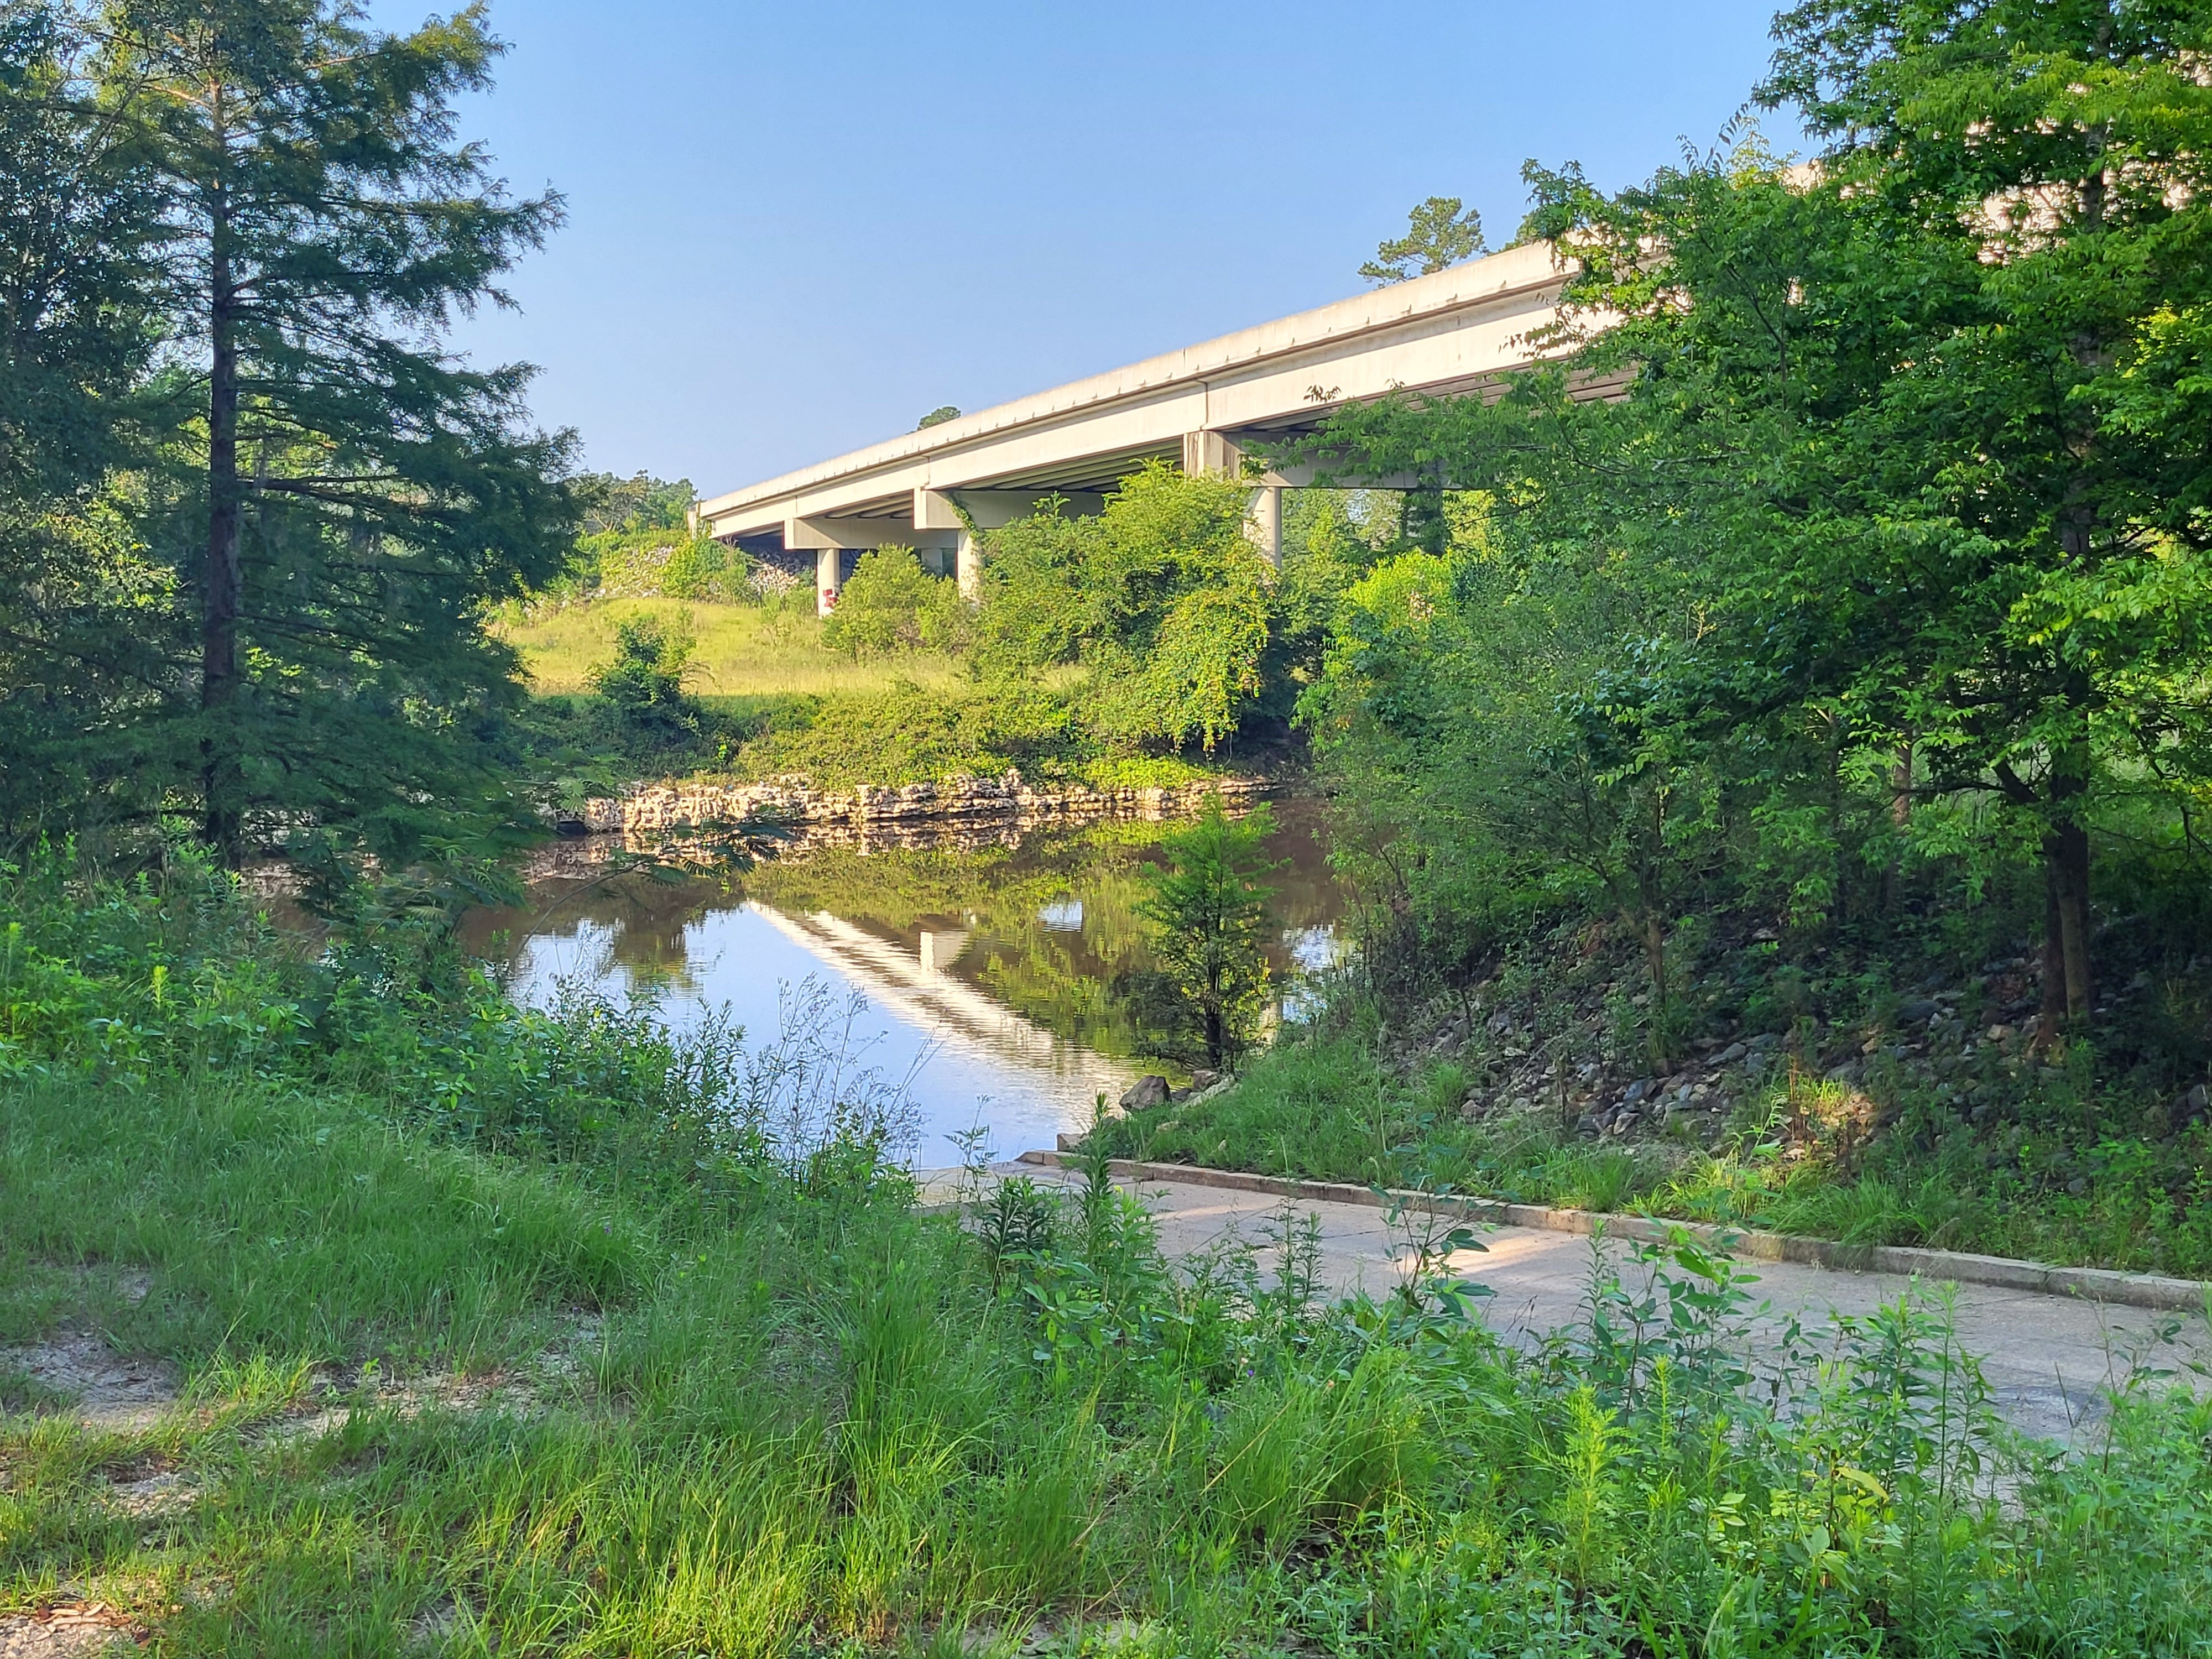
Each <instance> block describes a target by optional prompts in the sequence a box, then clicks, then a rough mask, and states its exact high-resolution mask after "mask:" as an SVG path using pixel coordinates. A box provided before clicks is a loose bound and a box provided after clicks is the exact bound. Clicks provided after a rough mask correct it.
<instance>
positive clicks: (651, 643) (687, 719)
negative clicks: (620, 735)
mask: <svg viewBox="0 0 2212 1659" xmlns="http://www.w3.org/2000/svg"><path fill="white" fill-rule="evenodd" d="M695 647H696V641H695V640H694V637H693V635H692V632H691V622H690V617H686V616H684V614H683V613H682V612H680V611H678V612H676V613H674V614H673V615H666V616H664V615H659V614H648V615H646V616H641V617H624V618H623V620H622V621H621V622H620V623H617V624H616V627H615V654H614V656H613V658H612V659H611V660H610V661H609V662H607V663H606V664H605V665H604V666H602V667H600V668H599V669H598V670H597V671H595V672H594V673H593V674H592V690H594V691H597V692H598V693H599V695H600V696H603V697H605V699H606V700H607V701H608V702H611V703H612V704H613V705H614V706H615V708H617V710H618V711H619V712H620V714H621V715H622V717H623V721H624V722H625V723H626V724H628V725H630V726H639V727H642V728H647V729H649V730H654V731H659V732H678V731H682V732H694V731H696V730H697V728H698V723H699V714H698V710H697V708H696V707H695V706H694V705H693V703H692V702H691V700H690V698H689V697H687V696H684V670H685V668H686V667H687V666H688V665H690V659H691V653H692V651H693V650H694V648H695Z"/></svg>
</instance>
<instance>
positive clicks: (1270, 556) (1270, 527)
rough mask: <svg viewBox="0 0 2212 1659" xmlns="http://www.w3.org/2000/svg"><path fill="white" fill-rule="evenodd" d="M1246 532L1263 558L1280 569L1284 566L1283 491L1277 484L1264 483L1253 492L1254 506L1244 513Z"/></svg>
mask: <svg viewBox="0 0 2212 1659" xmlns="http://www.w3.org/2000/svg"><path fill="white" fill-rule="evenodd" d="M1244 533H1245V535H1246V536H1248V537H1249V538H1250V539H1251V543H1252V545H1253V546H1255V547H1256V548H1258V549H1259V550H1260V556H1261V558H1263V559H1265V560H1267V562H1268V563H1269V564H1271V565H1273V566H1274V567H1275V568H1276V569H1278V570H1280V569H1281V568H1283V492H1282V491H1281V490H1280V489H1278V488H1277V487H1276V486H1275V485H1273V484H1262V485H1261V486H1260V488H1259V489H1255V490H1254V491H1253V492H1252V508H1251V511H1249V513H1246V514H1245V515H1244Z"/></svg>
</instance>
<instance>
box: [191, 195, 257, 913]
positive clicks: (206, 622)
mask: <svg viewBox="0 0 2212 1659" xmlns="http://www.w3.org/2000/svg"><path fill="white" fill-rule="evenodd" d="M208 246H209V255H208V292H209V306H208V335H209V342H210V352H211V356H212V363H211V367H210V374H209V377H208V544H207V565H206V568H205V571H204V574H203V576H202V578H201V588H202V592H201V611H200V718H201V722H202V733H201V738H200V758H201V769H202V775H201V785H202V789H203V791H204V796H203V799H204V805H205V809H206V817H205V823H204V835H205V836H206V839H207V842H208V844H209V846H210V847H211V848H214V849H215V853H216V856H217V857H218V858H220V859H221V860H222V863H223V866H224V867H225V868H226V869H231V870H235V869H237V868H238V867H239V866H240V864H242V863H243V862H244V861H245V857H246V845H245V839H246V837H245V806H244V801H243V799H242V797H243V796H244V793H245V776H244V769H243V768H242V766H241V765H240V754H239V732H238V712H239V711H238V695H239V671H238V611H239V599H240V590H241V588H242V587H243V586H244V581H243V578H242V574H241V571H240V555H239V543H240V520H241V515H242V503H241V501H240V496H239V487H238V344H237V335H236V331H237V315H236V307H237V297H238V296H237V294H236V292H235V291H234V287H233V277H232V271H231V247H230V222H229V214H228V204H227V201H226V198H225V197H224V195H223V192H222V191H221V190H220V189H218V190H217V191H216V192H215V193H214V199H213V203H212V204H211V208H210V215H209V242H208Z"/></svg>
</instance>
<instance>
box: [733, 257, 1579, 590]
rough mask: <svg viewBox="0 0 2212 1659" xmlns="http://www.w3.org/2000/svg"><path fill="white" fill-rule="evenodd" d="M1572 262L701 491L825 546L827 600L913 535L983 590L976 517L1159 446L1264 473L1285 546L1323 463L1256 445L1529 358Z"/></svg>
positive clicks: (1292, 330)
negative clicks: (1389, 397) (1288, 493)
mask: <svg viewBox="0 0 2212 1659" xmlns="http://www.w3.org/2000/svg"><path fill="white" fill-rule="evenodd" d="M1565 276H1566V273H1565V269H1564V268H1563V267H1562V266H1561V264H1559V262H1558V260H1557V258H1555V256H1554V253H1553V249H1552V247H1551V246H1550V245H1549V244H1548V243H1537V244H1533V245H1531V246H1526V247H1517V248H1511V249H1509V250H1507V251H1506V252H1503V253H1494V254H1492V255H1491V256H1490V257H1489V258H1486V259H1478V260H1474V261H1473V262H1471V263H1469V264H1463V265H1457V266H1455V267H1453V268H1452V269H1451V270H1441V271H1438V272H1437V273H1436V274H1435V275H1433V276H1417V277H1414V278H1413V279H1412V280H1411V281H1408V282H1404V283H1395V284H1393V285H1391V286H1389V287H1387V288H1383V289H1376V291H1375V292H1373V293H1371V294H1363V295H1359V296H1358V297H1357V298H1355V299H1350V300H1340V301H1337V302H1336V303H1335V304H1334V305H1327V306H1322V307H1319V308H1318V309H1316V310H1313V311H1303V312H1300V313H1298V314H1297V315H1296V316H1294V317H1285V318H1283V319H1281V320H1279V321H1277V322H1272V323H1262V324H1261V325H1259V326H1258V327H1256V328H1248V329H1243V330H1241V331H1238V332H1237V333H1235V334H1225V335H1223V336H1222V337H1220V338H1219V339H1216V340H1208V341H1206V343H1204V344H1202V345H1194V346H1188V347H1186V348H1184V349H1182V350H1181V351H1171V352H1169V353H1167V354H1166V355H1165V356H1158V357H1150V358H1147V359H1146V360H1145V361H1144V362H1140V363H1133V364H1131V365H1129V367H1127V368H1117V369H1115V370H1112V371H1110V372H1109V373H1107V374H1094V375H1092V376H1091V378H1090V379H1088V380H1076V381H1073V382H1071V383H1070V384H1068V385H1066V386H1056V387H1054V389H1053V390H1051V391H1049V392H1037V393H1036V394H1034V395H1033V396H1030V397H1027V398H1018V399H1017V400H1015V401H1014V402H1012V403H1008V404H1000V405H998V406H997V407H996V408H994V409H986V410H979V411H977V412H976V413H975V414H973V415H963V416H958V417H957V418H955V419H953V420H950V421H945V422H941V423H940V424H939V425H936V426H930V427H925V428H922V429H921V430H920V431H918V432H910V433H908V434H906V435H903V436H902V437H897V438H893V439H891V440H890V441H888V442H884V443H879V444H875V445H872V446H871V447H868V448H866V449H860V450H855V451H854V453H851V454H849V455H840V456H837V457H836V459H831V460H826V461H821V462H817V463H816V464H815V465H812V466H808V467H802V468H800V469H799V471H796V472H787V473H785V474H784V475H783V476H782V477H778V478H769V479H768V480H766V481H764V482H763V483H757V484H749V485H747V486H746V487H745V488H744V489H735V490H732V491H731V492H730V493H729V494H727V495H717V496H715V497H714V499H713V500H712V501H702V502H701V503H700V504H699V505H698V507H696V509H694V511H695V513H696V523H697V524H699V525H702V526H705V527H706V529H707V530H708V533H710V534H712V535H713V536H714V537H715V538H718V539H720V540H722V541H725V542H729V543H732V544H737V545H738V546H741V547H743V548H744V549H745V550H747V551H748V552H750V553H753V554H755V555H756V556H761V557H763V558H767V559H769V560H772V561H773V562H776V563H779V564H783V565H786V566H787V568H788V567H789V566H790V565H791V564H792V562H793V560H794V558H795V559H797V560H799V561H803V560H804V559H805V556H806V555H807V554H809V553H811V554H812V555H813V556H814V568H815V591H816V594H817V601H818V604H819V605H820V608H821V610H822V611H824V612H827V611H829V608H830V606H831V605H834V604H835V603H836V594H837V590H838V588H839V587H840V586H842V583H843V580H844V578H845V576H846V575H847V574H848V573H849V572H850V570H851V568H852V564H853V562H854V561H855V560H857V558H858V556H859V555H860V552H861V551H863V550H866V549H868V548H872V547H910V548H912V549H914V550H915V551H916V552H917V553H918V554H920V555H921V558H922V561H923V562H924V563H925V564H926V565H927V566H929V567H930V568H933V569H935V570H937V571H938V572H939V574H957V576H958V578H959V580H960V585H961V590H962V591H963V592H966V593H969V594H970V595H973V593H974V592H975V588H976V583H977V580H978V574H979V572H980V570H981V556H980V553H979V551H978V550H977V548H976V546H975V538H974V537H973V535H972V533H971V532H970V526H974V527H975V529H979V530H993V529H996V528H998V527H999V526H1002V525H1006V524H1008V523H1011V522H1012V521H1013V520H1016V519H1018V518H1020V517H1022V516H1024V514H1026V513H1029V512H1030V511H1031V510H1032V509H1033V508H1034V507H1036V503H1037V502H1038V501H1040V500H1042V499H1043V498H1044V497H1046V496H1048V495H1060V496H1062V497H1065V498H1066V501H1067V503H1068V506H1069V508H1070V510H1072V511H1074V512H1077V513H1095V512H1097V510H1098V509H1099V507H1100V506H1101V505H1102V504H1103V497H1104V495H1105V494H1106V492H1108V491H1109V490H1111V489H1114V488H1115V485H1116V484H1118V483H1120V481H1121V479H1122V478H1124V477H1127V476H1128V475H1129V474H1130V473H1131V472H1133V471H1136V470H1137V468H1139V466H1141V465H1144V463H1146V461H1148V460H1154V459H1161V460H1167V461H1170V462H1172V463H1174V464H1176V465H1179V466H1181V467H1182V468H1183V470H1185V471H1189V472H1199V471H1209V472H1215V473H1219V474H1223V475H1225V476H1228V477H1246V478H1248V479H1249V481H1250V482H1251V483H1252V486H1253V491H1254V494H1253V501H1252V508H1251V514H1250V519H1249V524H1250V527H1251V533H1252V537H1253V539H1254V541H1255V542H1256V543H1257V544H1259V546H1260V549H1261V551H1262V552H1263V553H1265V554H1266V555H1267V556H1268V557H1269V558H1270V559H1273V560H1278V561H1279V559H1280V557H1281V553H1282V492H1283V490H1284V489H1285V488H1297V486H1298V485H1300V484H1301V483H1305V482H1307V481H1308V480H1307V479H1306V478H1304V477H1297V476H1293V475H1291V474H1288V473H1285V472H1281V471H1264V472H1262V471H1254V470H1252V469H1251V468H1249V467H1248V466H1247V465H1246V459H1245V455H1246V451H1247V450H1248V448H1250V447H1254V446H1256V445H1265V444H1268V443H1274V444H1279V443H1281V442H1283V441H1285V440H1286V439H1289V438H1291V437H1293V436H1295V435H1298V434H1300V433H1303V432H1307V431H1310V430H1312V429H1313V428H1315V427H1316V425H1318V424H1319V423H1320V422H1321V421H1322V419H1323V418H1324V417H1325V416H1328V414H1329V413H1330V412H1331V411H1332V410H1336V409H1339V408H1340V407H1342V406H1344V405H1345V404H1352V403H1358V402H1361V401H1364V400H1366V399H1370V398H1377V397H1381V396H1383V394H1385V393H1387V392H1391V391H1394V390H1404V391H1407V392H1417V393H1424V394H1429V395H1450V394H1454V393H1462V392H1473V391H1476V390H1479V389H1480V387H1481V386H1484V385H1485V384H1486V382H1489V381H1491V380H1494V379H1495V378H1496V377H1497V376H1498V374H1500V373H1502V372H1504V371H1505V370H1508V369H1513V368H1522V367H1525V366H1526V365H1527V364H1528V363H1529V362H1532V361H1534V358H1535V357H1536V356H1538V355H1539V354H1538V353H1537V351H1536V349H1535V348H1534V346H1533V345H1532V344H1531V343H1529V338H1528V337H1529V336H1530V334H1531V333H1532V332H1533V331H1535V330H1537V329H1540V328H1541V327H1542V326H1543V325H1545V324H1547V323H1549V322H1550V321H1552V320H1553V317H1554V316H1555V314H1556V310H1555V307H1556V305H1557V301H1558V299H1559V290H1560V288H1561V285H1562V284H1563V283H1564V282H1565ZM1377 482H1382V481H1377ZM800 568H803V564H802V565H801V566H800Z"/></svg>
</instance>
